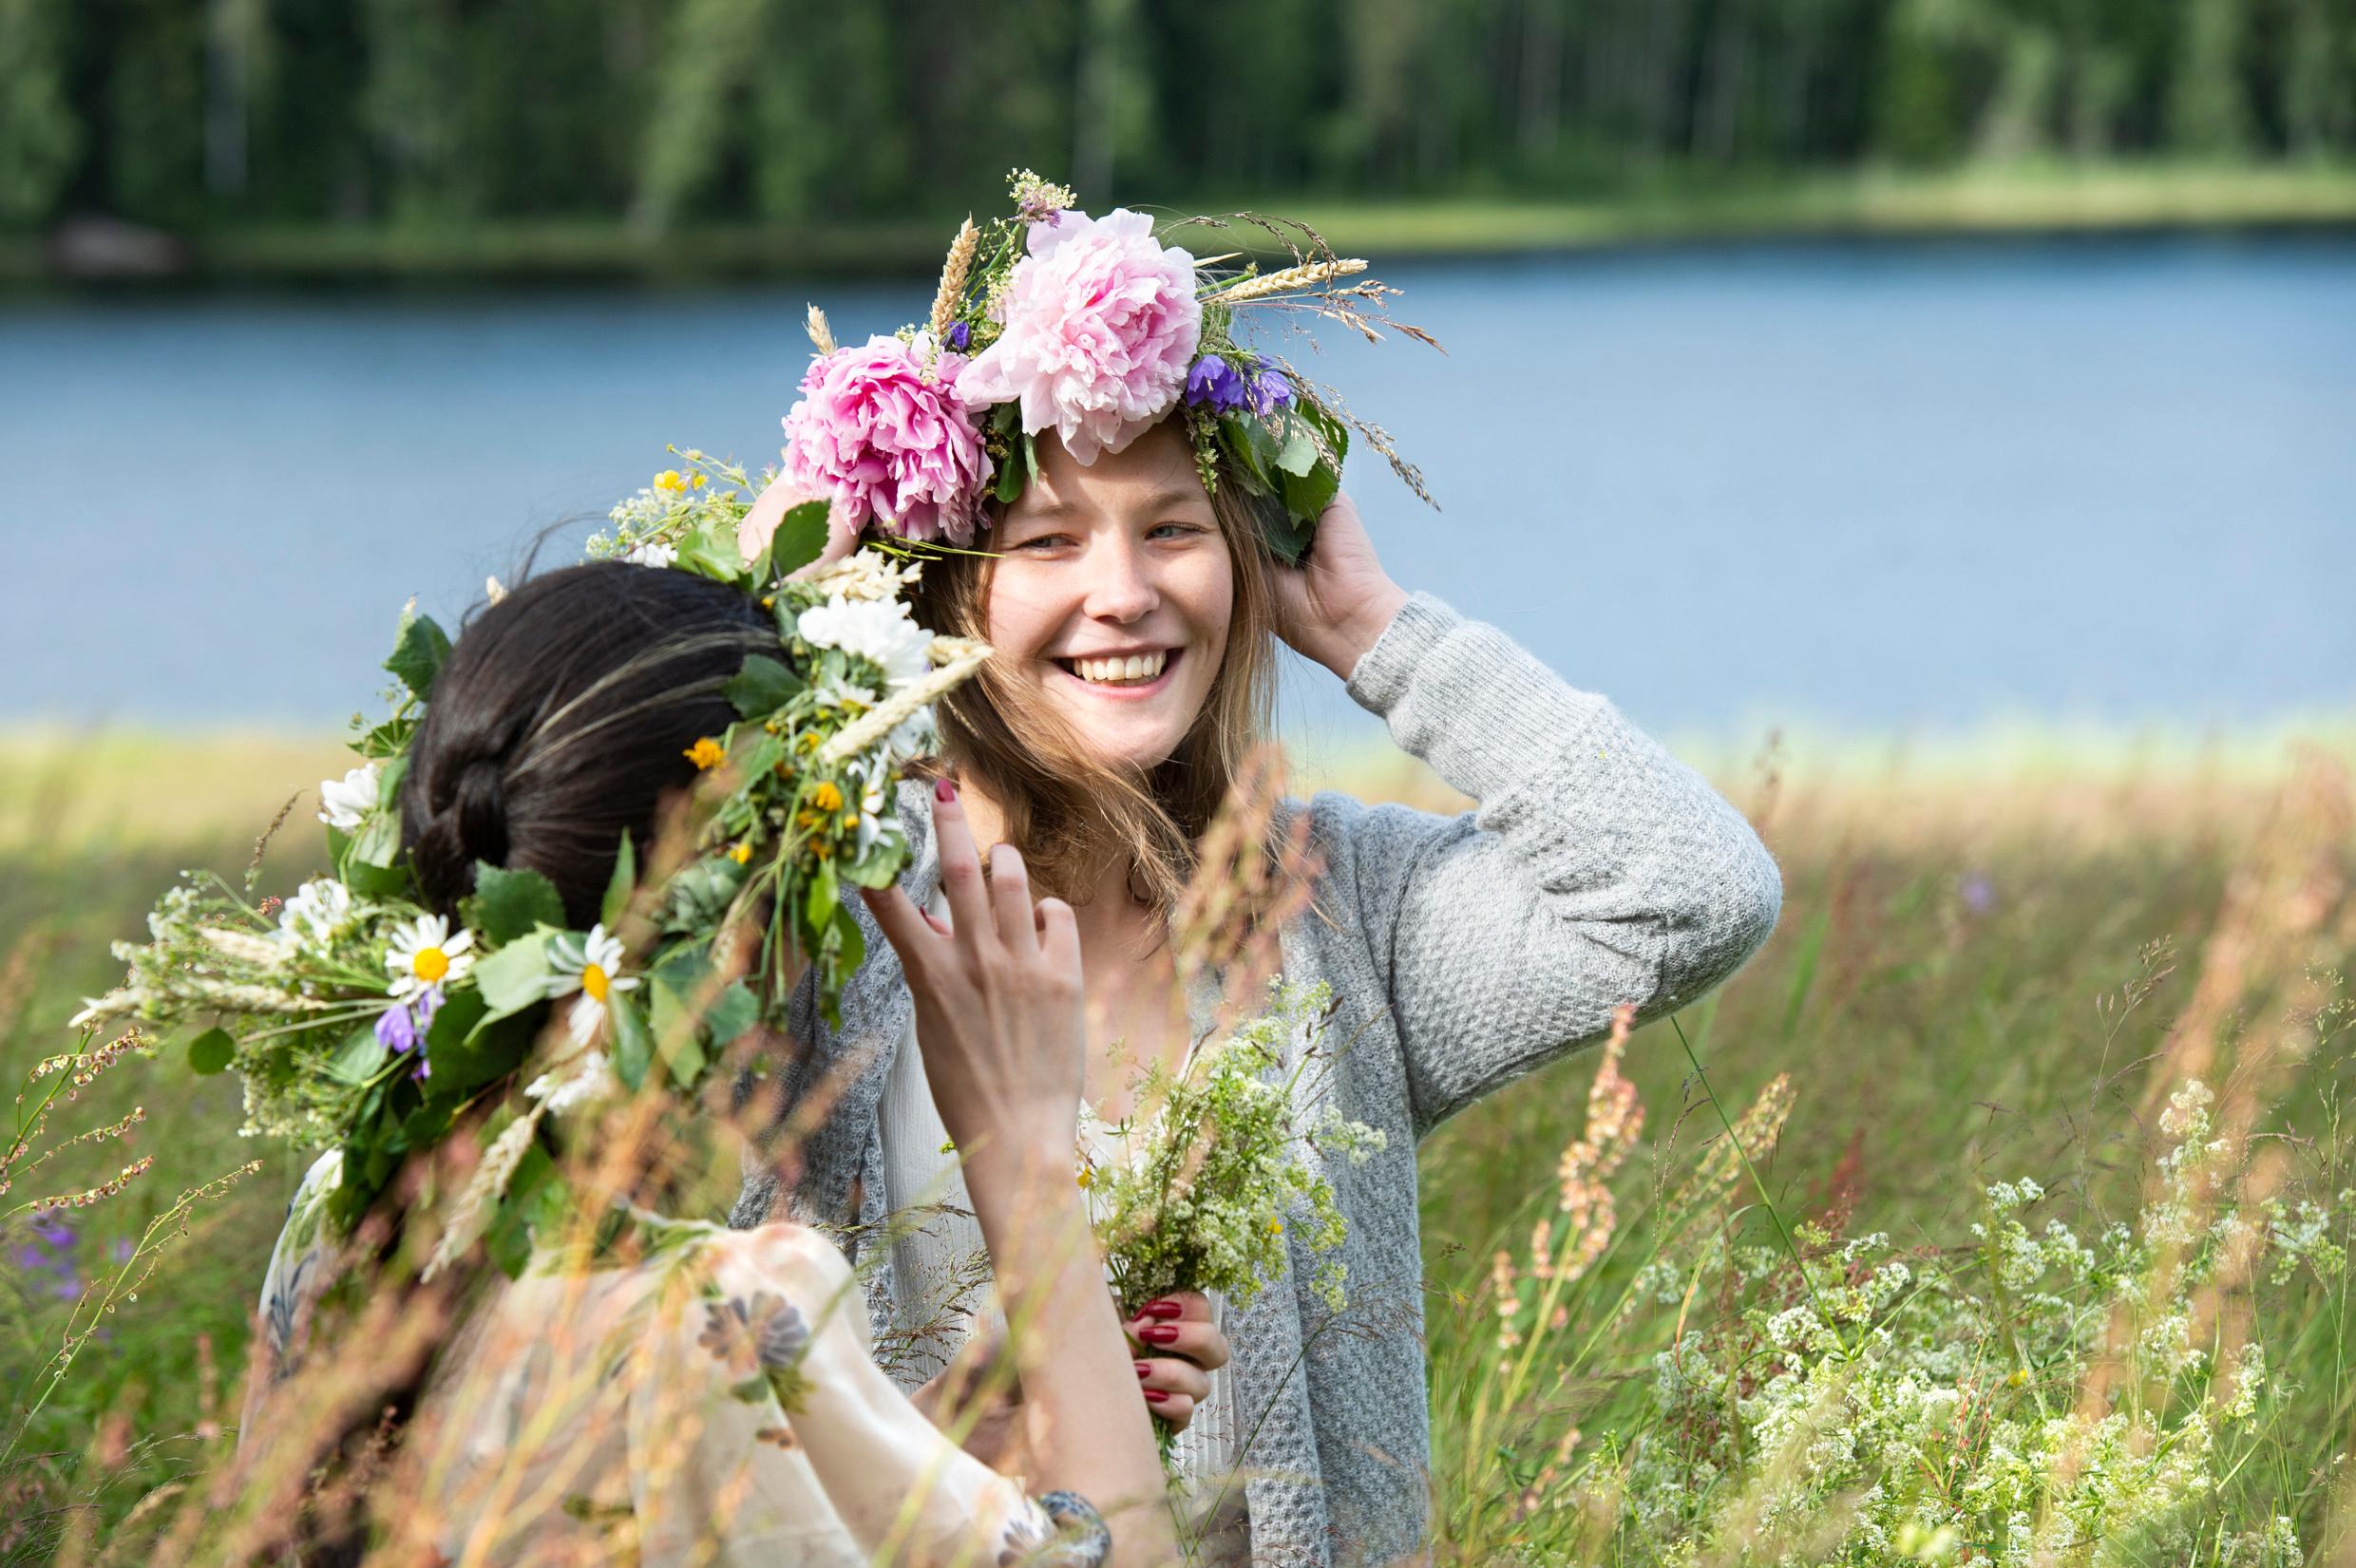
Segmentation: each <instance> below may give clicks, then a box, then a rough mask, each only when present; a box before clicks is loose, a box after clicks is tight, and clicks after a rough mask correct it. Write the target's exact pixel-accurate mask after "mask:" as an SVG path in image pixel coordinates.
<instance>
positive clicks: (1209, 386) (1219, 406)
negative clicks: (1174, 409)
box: [1186, 354, 1251, 414]
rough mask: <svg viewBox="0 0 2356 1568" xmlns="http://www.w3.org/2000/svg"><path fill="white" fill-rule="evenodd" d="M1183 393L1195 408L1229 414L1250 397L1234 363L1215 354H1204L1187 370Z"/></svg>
mask: <svg viewBox="0 0 2356 1568" xmlns="http://www.w3.org/2000/svg"><path fill="white" fill-rule="evenodd" d="M1186 395H1187V401H1188V403H1190V404H1192V405H1193V406H1196V407H1198V408H1199V407H1203V406H1208V407H1209V409H1210V411H1211V412H1212V413H1214V414H1231V413H1234V412H1235V411H1236V410H1237V409H1239V408H1241V407H1243V406H1245V404H1246V403H1247V402H1248V401H1249V400H1250V396H1251V390H1250V387H1248V386H1247V385H1246V384H1245V380H1244V378H1243V377H1242V376H1241V375H1239V374H1237V373H1236V369H1235V367H1233V366H1232V365H1229V364H1228V363H1227V362H1226V360H1225V359H1223V358H1221V357H1220V356H1219V355H1217V354H1205V355H1204V356H1203V357H1202V358H1200V359H1198V360H1196V361H1195V362H1194V368H1192V369H1190V370H1188V372H1187V394H1186Z"/></svg>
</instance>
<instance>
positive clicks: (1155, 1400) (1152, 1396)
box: [1146, 1389, 1169, 1405]
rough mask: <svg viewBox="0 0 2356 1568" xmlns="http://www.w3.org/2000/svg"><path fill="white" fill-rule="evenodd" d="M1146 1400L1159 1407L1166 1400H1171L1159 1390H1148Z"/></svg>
mask: <svg viewBox="0 0 2356 1568" xmlns="http://www.w3.org/2000/svg"><path fill="white" fill-rule="evenodd" d="M1146 1398H1147V1399H1148V1400H1149V1401H1150V1402H1151V1403H1152V1404H1155V1405H1159V1404H1161V1403H1162V1402H1163V1401H1164V1400H1166V1399H1168V1398H1169V1395H1168V1394H1166V1393H1164V1392H1162V1390H1161V1389H1147V1390H1146Z"/></svg>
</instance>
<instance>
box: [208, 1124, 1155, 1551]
mask: <svg viewBox="0 0 2356 1568" xmlns="http://www.w3.org/2000/svg"><path fill="white" fill-rule="evenodd" d="M336 1169H337V1167H336V1166H335V1157H334V1156H332V1155H331V1156H329V1157H328V1158H327V1159H325V1160H322V1161H321V1162H319V1164H318V1165H315V1166H314V1167H313V1169H312V1172H311V1175H310V1176H309V1177H308V1178H306V1179H305V1181H304V1183H303V1187H302V1190H301V1191H300V1192H299V1193H297V1194H296V1196H295V1203H294V1205H293V1207H292V1209H291V1210H290V1211H289V1215H288V1219H287V1224H286V1228H285V1230H284V1231H283V1232H282V1233H281V1234H280V1236H279V1238H278V1244H277V1247H276V1250H275V1251H274V1253H273V1254H272V1256H271V1260H270V1270H269V1274H268V1276H267V1278H266V1280H265V1282H264V1285H263V1288H262V1300H261V1322H262V1335H263V1353H264V1354H265V1355H266V1356H267V1357H268V1358H269V1363H270V1366H271V1370H272V1371H273V1373H274V1375H273V1376H272V1377H271V1378H269V1379H268V1380H267V1381H266V1382H265V1383H264V1384H263V1385H262V1386H261V1387H259V1388H258V1389H257V1392H256V1394H255V1396H254V1397H253V1400H252V1402H251V1403H250V1405H249V1407H248V1410H247V1419H246V1424H245V1427H244V1434H245V1435H244V1439H243V1441H246V1442H267V1441H268V1438H269V1432H270V1429H271V1426H272V1424H273V1414H274V1412H273V1410H272V1407H271V1395H270V1386H271V1385H276V1384H277V1383H279V1382H282V1381H283V1380H284V1379H285V1378H286V1377H287V1376H288V1375H290V1374H291V1372H292V1370H293V1369H294V1368H295V1365H296V1364H297V1362H298V1361H299V1358H300V1356H301V1354H302V1351H303V1341H304V1337H305V1330H306V1328H307V1325H308V1322H309V1319H310V1316H311V1312H312V1308H313V1306H314V1304H315V1303H316V1301H317V1299H318V1296H319V1294H320V1292H321V1291H322V1290H323V1289H324V1287H325V1284H326V1282H327V1281H328V1280H329V1279H331V1278H332V1277H333V1275H334V1274H335V1267H334V1262H333V1246H332V1237H330V1236H329V1234H328V1233H327V1230H326V1228H325V1227H324V1226H323V1225H322V1224H321V1218H322V1214H321V1211H322V1208H323V1206H324V1200H325V1197H326V1195H327V1194H328V1193H329V1192H330V1191H332V1190H333V1184H334V1181H335V1179H336ZM648 1223H650V1224H651V1226H652V1227H653V1229H654V1232H655V1234H656V1235H658V1236H659V1237H660V1241H659V1245H658V1246H657V1247H656V1249H654V1250H653V1251H652V1252H651V1253H650V1255H649V1256H648V1257H647V1258H646V1259H645V1260H644V1261H641V1262H638V1263H636V1264H633V1265H631V1266H628V1267H620V1268H590V1269H564V1268H554V1267H549V1266H546V1264H545V1260H544V1259H542V1258H535V1259H534V1263H533V1266H532V1267H531V1268H530V1269H528V1270H527V1271H526V1272H525V1273H524V1274H523V1277H521V1278H519V1279H516V1280H513V1281H509V1280H506V1279H504V1278H499V1277H496V1276H494V1279H493V1282H492V1284H491V1285H490V1286H489V1287H488V1288H487V1290H486V1292H485V1295H484V1296H483V1297H482V1299H481V1300H480V1301H479V1302H477V1303H476V1304H475V1305H474V1307H473V1308H472V1309H471V1310H470V1311H469V1313H467V1315H466V1318H465V1320H464V1322H463V1324H462V1326H461V1328H460V1329H459V1331H458V1332H456V1333H455V1334H454V1335H453V1336H452V1337H451V1339H450V1340H449V1342H448V1343H447V1345H445V1346H444V1347H443V1350H442V1351H441V1353H440V1356H439V1358H438V1360H437V1363H436V1366H435V1369H434V1372H433V1375H432V1377H431V1379H430V1381H429V1383H428V1387H427V1391H426V1393H425V1395H424V1397H423V1398H422V1399H421V1400H420V1402H419V1407H418V1411H417V1414H416V1417H415V1419H414V1420H413V1422H412V1423H411V1426H410V1428H409V1435H408V1436H407V1437H406V1438H405V1440H404V1443H405V1447H406V1448H407V1450H408V1453H409V1456H410V1457H411V1460H412V1461H413V1463H415V1464H418V1465H420V1466H421V1467H422V1474H423V1475H424V1477H425V1479H426V1485H425V1486H424V1488H423V1493H422V1497H421V1506H422V1507H426V1508H429V1509H431V1510H432V1512H433V1515H434V1518H433V1520H432V1524H431V1535H432V1538H433V1540H434V1544H435V1546H436V1548H437V1549H438V1551H439V1552H440V1553H441V1555H442V1556H443V1557H444V1558H446V1559H449V1560H452V1561H460V1562H499V1563H527V1564H534V1565H539V1564H558V1563H566V1564H571V1563H592V1562H596V1563H605V1562H614V1561H635V1562H638V1563H643V1564H646V1565H649V1568H661V1565H668V1564H685V1563H689V1562H696V1563H712V1564H715V1565H718V1568H735V1565H743V1568H750V1565H752V1564H761V1565H764V1568H773V1565H791V1568H821V1565H825V1568H831V1565H834V1564H844V1565H846V1568H847V1565H851V1564H865V1563H870V1562H878V1561H889V1562H906V1563H922V1564H943V1565H946V1564H952V1563H958V1564H985V1565H988V1564H995V1565H1001V1568H1012V1565H1014V1564H1017V1563H1040V1564H1054V1565H1059V1568H1098V1565H1101V1564H1103V1563H1105V1562H1107V1561H1108V1560H1109V1559H1110V1555H1111V1540H1110V1537H1109V1536H1108V1535H1107V1533H1106V1531H1105V1527H1104V1525H1103V1523H1102V1521H1100V1520H1099V1519H1098V1518H1097V1516H1096V1513H1095V1510H1094V1509H1093V1508H1092V1507H1090V1506H1089V1504H1088V1503H1087V1502H1085V1501H1083V1500H1082V1499H1080V1498H1078V1497H1076V1496H1073V1495H1072V1494H1070V1493H1050V1494H1048V1495H1047V1496H1044V1497H1040V1498H1033V1497H1031V1496H1029V1495H1027V1494H1026V1492H1025V1491H1024V1489H1023V1487H1022V1486H1021V1484H1020V1483H1018V1482H1017V1481H1016V1480H1013V1479H1010V1478H1008V1477H1006V1476H1002V1475H1000V1474H998V1473H997V1471H995V1470H993V1469H991V1468H990V1467H989V1466H987V1465H985V1464H982V1463H981V1462H980V1461H979V1460H977V1459H975V1458H974V1457H973V1456H972V1455H970V1454H967V1453H966V1452H965V1451H964V1450H963V1449H961V1448H959V1446H958V1445H956V1444H955V1443H953V1442H951V1441H950V1440H949V1439H948V1438H947V1437H946V1436H944V1435H943V1434H942V1433H941V1432H940V1430H939V1429H938V1428H936V1427H935V1426H933V1425H932V1424H931V1423H930V1422H929V1421H927V1420H926V1419H925V1417H924V1416H923V1415H922V1414H921V1413H920V1412H919V1411H918V1410H917V1408H916V1407H914V1406H913V1405H911V1404H910V1403H909V1402H908V1400H907V1398H906V1396H905V1395H903V1394H902V1392H901V1391H900V1390H899V1389H897V1388H896V1387H894V1386H893V1384H892V1383H891V1381H890V1380H889V1379H888V1378H887V1377H885V1375H884V1374H883V1371H882V1370H880V1369H878V1368H877V1367H876V1365H875V1364H874V1362H873V1361H872V1360H871V1359H870V1358H869V1347H868V1342H867V1327H866V1324H867V1318H866V1313H865V1311H864V1305H863V1302H862V1299H861V1296H860V1293H859V1291H858V1289H857V1288H856V1284H855V1281H854V1278H853V1275H852V1274H851V1272H850V1269H849V1267H848V1266H847V1265H846V1264H845V1262H844V1260H843V1257H842V1255H841V1254H840V1253H839V1252H837V1251H836V1249H835V1248H834V1246H833V1245H832V1244H831V1243H830V1242H828V1241H827V1240H826V1238H824V1237H821V1236H820V1235H818V1234H817V1233H816V1232H815V1231H812V1230H810V1229H808V1228H807V1226H803V1225H799V1224H792V1223H781V1224H773V1225H769V1226H765V1227H763V1228H761V1229H759V1230H754V1231H727V1230H721V1229H718V1228H716V1227H712V1226H706V1225H692V1224H682V1223H678V1222H673V1221H662V1220H654V1221H648Z"/></svg>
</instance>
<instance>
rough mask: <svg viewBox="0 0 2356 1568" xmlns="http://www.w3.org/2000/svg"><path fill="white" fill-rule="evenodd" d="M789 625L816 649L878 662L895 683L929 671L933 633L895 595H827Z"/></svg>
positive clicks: (885, 676) (900, 683) (930, 668)
mask: <svg viewBox="0 0 2356 1568" xmlns="http://www.w3.org/2000/svg"><path fill="white" fill-rule="evenodd" d="M794 630H795V631H797V632H799V633H801V634H802V639H803V640H804V641H805V642H808V643H810V644H813V645H814V646H816V647H819V648H840V649H841V650H843V652H845V653H854V654H857V655H858V656H859V657H861V658H864V659H869V660H872V661H873V662H874V663H876V664H877V665H879V666H881V667H882V668H883V674H884V678H885V679H886V680H887V681H889V682H890V684H891V685H893V686H895V687H902V686H906V685H908V684H909V683H910V682H913V681H919V680H922V679H923V678H924V676H925V675H926V674H928V673H930V672H931V671H932V667H933V665H932V654H931V650H932V646H933V634H932V633H930V632H927V631H926V630H924V628H922V627H921V626H919V625H917V623H916V622H915V621H913V620H911V619H909V618H908V607H907V606H906V605H905V604H903V603H902V602H901V601H899V600H898V599H839V598H838V599H828V600H827V601H826V603H824V604H820V605H813V606H811V607H810V608H809V609H807V610H805V611H803V612H802V615H801V618H800V619H799V620H798V621H796V622H795V623H794Z"/></svg>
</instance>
